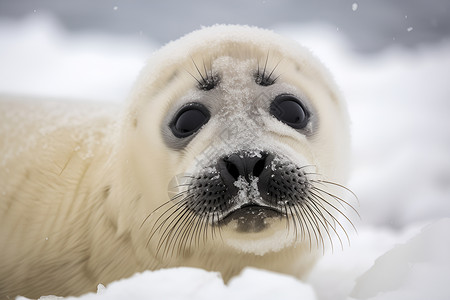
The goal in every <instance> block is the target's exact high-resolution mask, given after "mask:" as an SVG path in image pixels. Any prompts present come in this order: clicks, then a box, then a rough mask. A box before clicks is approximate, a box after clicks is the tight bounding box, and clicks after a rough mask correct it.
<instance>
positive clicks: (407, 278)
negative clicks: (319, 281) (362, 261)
mask: <svg viewBox="0 0 450 300" xmlns="http://www.w3.org/2000/svg"><path fill="white" fill-rule="evenodd" d="M449 232H450V219H443V220H440V221H438V222H436V223H433V224H432V225H429V226H427V227H425V228H424V229H423V230H422V232H421V233H420V234H418V235H416V236H415V237H414V238H412V239H411V240H409V241H408V242H407V243H405V244H403V245H400V246H397V247H395V248H394V249H392V250H390V251H388V252H387V253H386V254H384V255H382V256H381V257H380V258H378V259H377V260H376V262H375V265H374V266H373V267H372V268H371V269H370V270H368V271H367V272H366V273H365V274H363V275H362V276H361V277H360V278H359V279H358V280H357V283H356V286H355V288H354V290H353V292H352V296H353V297H354V298H355V299H358V300H366V299H371V300H398V299H409V300H421V299H433V300H440V299H442V300H444V299H449V295H450V285H449V281H448V280H449V274H450V273H449V271H450V255H449V253H450V238H449V235H448V233H449Z"/></svg>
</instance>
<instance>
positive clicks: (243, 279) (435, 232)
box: [0, 3, 450, 300]
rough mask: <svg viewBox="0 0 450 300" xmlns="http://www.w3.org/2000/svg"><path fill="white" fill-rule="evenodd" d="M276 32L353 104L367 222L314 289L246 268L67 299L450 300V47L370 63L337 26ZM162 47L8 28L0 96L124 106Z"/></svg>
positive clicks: (162, 274) (1, 25) (381, 56)
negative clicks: (307, 51)
mask: <svg viewBox="0 0 450 300" xmlns="http://www.w3.org/2000/svg"><path fill="white" fill-rule="evenodd" d="M355 4H356V3H354V4H353V5H352V9H353V11H356V10H357V9H359V8H358V6H357V4H356V5H355ZM405 18H406V17H405ZM409 28H410V29H411V30H410V29H409ZM409 28H406V30H404V34H413V33H414V31H413V30H412V27H409ZM276 31H277V32H279V33H281V34H283V35H285V36H288V37H291V38H293V39H295V40H297V41H298V42H300V43H301V44H303V45H305V46H307V47H309V48H311V49H312V50H313V52H314V53H315V54H316V55H317V56H318V57H319V58H320V59H321V60H322V61H323V62H324V63H325V64H326V65H327V66H328V67H329V68H330V70H331V71H332V73H333V74H334V76H335V78H336V81H337V82H338V85H339V86H340V87H341V89H342V92H343V94H344V96H345V98H347V100H348V105H349V110H350V116H351V118H352V135H353V149H354V153H353V158H354V161H353V175H352V179H351V181H350V183H349V185H348V186H349V187H350V188H351V189H352V190H353V191H354V192H355V193H356V194H357V195H358V197H359V200H360V207H359V208H358V210H359V212H360V214H361V217H362V221H361V222H360V223H359V224H357V228H358V234H352V233H350V234H351V236H350V241H351V245H350V246H347V247H344V249H343V250H335V252H334V253H331V252H328V253H326V254H325V255H324V257H323V258H322V259H321V260H320V261H319V262H318V264H317V266H316V267H315V269H314V270H313V271H312V273H311V275H310V276H309V277H308V278H307V279H306V280H305V281H304V282H302V281H299V280H296V279H294V278H292V277H289V276H286V275H282V274H275V273H272V272H268V271H264V270H256V269H246V270H244V272H243V273H242V274H241V275H240V276H238V277H236V278H234V279H233V280H232V281H231V282H229V283H228V284H227V285H225V284H224V283H223V281H222V280H221V278H220V277H219V276H218V274H216V273H212V272H206V271H204V270H199V269H190V268H177V269H167V270H159V271H154V272H150V271H147V272H144V273H142V274H135V275H134V276H133V277H131V278H128V279H123V280H120V281H117V282H114V283H111V284H109V285H108V286H106V288H103V287H102V286H99V289H98V290H99V293H98V294H87V295H84V296H82V297H79V298H69V299H148V298H150V296H151V297H153V298H156V299H161V298H164V299H206V298H208V299H210V298H211V297H214V299H230V298H233V299H259V300H261V299H321V300H326V299H333V300H336V299H348V300H350V299H372V300H380V299H400V300H401V299H448V295H449V294H450V290H449V285H448V282H447V281H448V275H449V274H450V263H449V256H448V253H450V238H449V235H448V232H449V230H450V221H449V219H445V218H447V217H450V201H449V200H450V160H449V159H448V156H449V153H450V134H449V128H450V119H449V118H448V114H449V112H450V102H449V101H448V95H449V94H450V85H449V84H448V75H449V74H448V72H449V71H448V70H450V42H448V41H447V42H445V41H443V42H441V43H438V44H433V45H423V46H421V47H418V48H416V49H404V48H389V49H387V50H385V51H384V52H380V53H378V54H372V55H371V56H361V55H359V54H357V53H355V52H353V51H352V50H351V49H350V46H349V43H348V41H346V40H345V39H344V38H343V37H342V35H341V34H340V33H339V32H337V31H336V30H335V28H333V27H327V26H325V25H321V24H311V26H309V27H302V28H298V27H296V26H294V25H289V24H284V25H279V27H277V28H276ZM156 48H157V47H155V45H154V44H153V43H152V42H151V41H148V40H144V39H143V38H142V39H137V38H129V37H116V36H107V35H105V34H102V33H98V32H87V33H84V34H78V35H71V34H69V33H68V32H65V31H64V30H62V29H61V27H60V26H59V24H58V23H57V22H55V21H54V20H53V19H52V18H51V17H50V16H45V15H44V16H43V15H39V16H38V15H36V14H34V15H33V16H30V17H29V18H27V19H24V20H21V21H17V22H12V21H5V20H1V19H0V65H1V66H2V67H1V68H0V93H2V94H4V93H6V94H24V95H35V96H42V97H53V98H62V99H66V98H71V99H77V98H81V99H98V100H103V101H106V100H107V101H116V102H117V101H123V99H124V98H125V97H126V95H127V93H128V91H129V88H130V86H131V84H132V82H133V81H134V79H135V78H136V76H137V74H138V72H139V70H140V69H141V67H142V66H143V64H144V62H145V60H146V58H147V57H148V56H149V54H150V53H151V52H152V51H153V50H154V49H156ZM31 49H32V50H31ZM430 224H431V225H430ZM21 299H24V298H21ZM41 299H44V298H41ZM46 299H52V298H46ZM53 299H56V298H53Z"/></svg>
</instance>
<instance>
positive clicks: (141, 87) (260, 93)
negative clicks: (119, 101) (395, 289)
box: [0, 26, 349, 298]
mask: <svg viewBox="0 0 450 300" xmlns="http://www.w3.org/2000/svg"><path fill="white" fill-rule="evenodd" d="M36 106H37V104H30V103H28V104H26V103H23V102H20V101H9V102H8V101H2V103H1V104H0V118H1V120H2V121H1V122H2V123H1V127H0V128H1V131H0V134H1V136H0V147H1V149H0V153H1V155H2V156H1V159H2V160H1V170H0V180H1V181H0V185H1V186H0V192H1V194H0V197H1V201H0V255H1V260H0V297H3V298H5V297H6V296H10V297H13V296H15V295H19V294H20V295H25V296H28V297H39V296H41V295H45V294H56V295H78V294H81V293H84V292H88V291H92V290H95V287H96V286H97V284H98V283H103V284H107V283H109V282H111V281H113V280H117V279H120V278H123V277H127V276H130V275H132V274H133V273H135V272H139V271H144V270H148V269H150V270H154V269H158V268H163V267H175V266H192V267H200V268H204V269H207V270H214V271H219V272H221V274H222V276H223V277H224V279H225V280H228V279H229V278H230V277H231V276H233V275H235V274H238V273H239V272H240V270H242V268H244V267H245V266H255V267H259V268H265V269H269V270H274V271H279V272H283V273H287V274H292V275H295V276H297V277H302V276H303V275H305V274H306V273H307V272H308V271H309V270H310V268H311V267H312V266H313V264H314V262H315V260H316V257H317V253H318V252H319V251H320V250H319V248H321V247H320V246H323V245H324V244H326V241H327V240H330V241H331V240H332V235H333V234H336V233H338V231H339V230H344V228H343V226H342V225H341V224H342V223H341V222H340V221H339V220H340V216H343V215H344V212H345V209H346V208H347V206H348V204H347V202H344V200H343V199H342V197H341V196H339V190H344V188H343V187H342V186H341V185H340V184H342V183H343V182H345V180H346V176H347V171H348V168H347V165H348V156H349V136H348V120H347V115H346V108H345V105H344V103H343V102H342V100H341V99H340V96H339V94H338V92H337V91H336V87H335V86H334V84H333V82H332V81H331V80H330V78H329V75H328V74H327V72H326V71H324V70H323V68H322V67H321V65H320V64H319V63H318V62H317V61H316V60H315V59H314V58H313V57H312V56H311V55H310V54H309V53H308V51H306V50H305V49H303V48H301V47H300V46H298V45H296V44H295V43H294V42H292V41H289V40H285V39H283V38H281V37H279V36H277V35H275V34H273V33H271V32H269V31H265V30H261V29H257V28H251V27H244V26H214V27H210V28H205V29H202V30H200V31H196V32H193V33H191V34H190V35H187V36H186V37H183V38H181V39H180V40H178V41H175V42H173V43H170V44H168V45H167V46H165V47H164V48H162V49H161V50H160V51H158V52H157V53H156V54H155V55H154V56H153V57H152V58H151V59H150V61H149V62H148V64H147V66H146V67H145V68H144V70H143V71H142V73H141V75H140V77H139V78H138V80H137V83H136V84H135V86H134V88H133V90H132V92H131V94H130V97H129V100H128V103H127V105H126V107H125V108H124V109H123V110H122V112H121V114H120V116H121V117H118V116H119V114H117V113H115V112H114V111H105V112H101V113H99V112H97V110H95V109H92V108H89V107H87V108H86V106H83V107H85V108H79V109H74V108H73V107H71V108H70V109H67V110H68V113H60V112H61V111H62V110H64V108H61V107H62V106H64V105H63V104H54V105H49V104H45V105H44V104H42V106H40V108H36ZM50 106H51V107H50ZM42 107H44V108H42ZM54 107H58V109H57V110H55V108H54ZM38 110H42V111H41V112H39V113H38ZM88 112H89V113H88ZM28 113H29V114H28ZM36 115H38V116H43V117H36ZM55 116H57V117H55ZM344 217H345V216H344ZM318 246H319V247H318Z"/></svg>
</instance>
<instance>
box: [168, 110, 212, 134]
mask: <svg viewBox="0 0 450 300" xmlns="http://www.w3.org/2000/svg"><path fill="white" fill-rule="evenodd" d="M209 118H210V114H209V111H208V109H207V108H206V107H205V106H204V105H203V104H200V103H188V104H186V105H185V106H183V107H182V108H181V109H180V110H179V111H178V112H177V113H176V114H175V117H174V118H173V120H172V122H170V124H169V127H170V129H171V130H172V133H173V135H174V136H176V137H178V138H184V137H188V136H190V135H192V134H193V133H195V132H196V131H197V130H199V129H200V127H202V126H203V125H204V124H206V123H207V122H208V121H209Z"/></svg>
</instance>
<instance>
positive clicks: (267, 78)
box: [254, 53, 280, 86]
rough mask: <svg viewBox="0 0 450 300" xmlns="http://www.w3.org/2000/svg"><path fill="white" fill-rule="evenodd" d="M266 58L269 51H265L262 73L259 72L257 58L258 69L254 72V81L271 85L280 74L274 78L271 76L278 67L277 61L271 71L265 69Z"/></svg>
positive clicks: (262, 84) (263, 84) (267, 58)
mask: <svg viewBox="0 0 450 300" xmlns="http://www.w3.org/2000/svg"><path fill="white" fill-rule="evenodd" d="M268 60H269V53H267V56H266V61H265V63H264V69H263V70H262V73H261V68H260V66H259V60H258V69H257V70H256V73H255V74H254V77H255V82H256V83H257V84H259V85H261V86H269V85H272V84H274V83H275V82H276V81H277V79H278V77H280V76H277V77H275V78H273V77H272V75H273V72H274V71H275V69H276V68H277V67H278V64H279V63H277V64H276V65H275V67H274V68H273V69H272V71H270V72H269V71H267V61H268Z"/></svg>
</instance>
